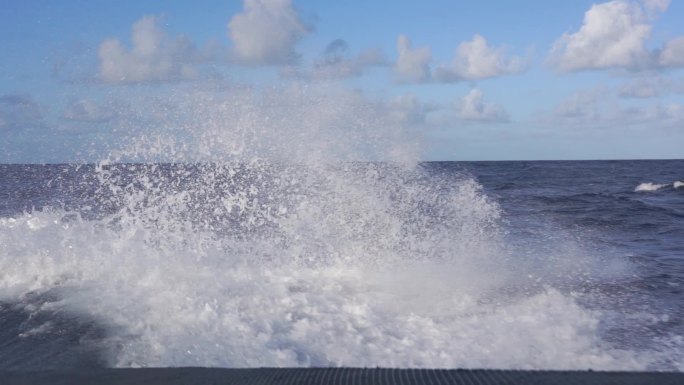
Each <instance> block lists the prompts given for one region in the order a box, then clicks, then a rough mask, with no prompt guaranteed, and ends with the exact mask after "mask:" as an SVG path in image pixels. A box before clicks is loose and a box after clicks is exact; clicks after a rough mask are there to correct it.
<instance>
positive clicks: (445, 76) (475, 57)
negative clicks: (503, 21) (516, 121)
mask: <svg viewBox="0 0 684 385" xmlns="http://www.w3.org/2000/svg"><path fill="white" fill-rule="evenodd" d="M526 66H527V65H526V63H525V60H523V59H522V58H520V57H516V56H512V57H507V56H506V53H505V50H504V48H501V47H499V48H496V47H491V46H489V45H488V44H487V39H485V38H484V37H482V36H481V35H475V36H474V37H473V40H472V41H466V42H463V43H461V44H459V46H458V48H457V50H456V56H455V57H454V60H453V62H452V63H451V64H450V65H446V66H440V67H438V68H437V69H436V71H435V78H436V80H437V81H441V82H454V81H459V80H480V79H487V78H493V77H497V76H502V75H508V74H515V73H519V72H522V71H524V70H525V68H526Z"/></svg>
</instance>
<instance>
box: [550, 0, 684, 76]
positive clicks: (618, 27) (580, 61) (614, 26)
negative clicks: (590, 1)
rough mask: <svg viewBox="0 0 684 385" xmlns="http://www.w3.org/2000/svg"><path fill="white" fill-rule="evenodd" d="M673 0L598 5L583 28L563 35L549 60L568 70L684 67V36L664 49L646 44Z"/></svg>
mask: <svg viewBox="0 0 684 385" xmlns="http://www.w3.org/2000/svg"><path fill="white" fill-rule="evenodd" d="M669 5H670V1H669V0H640V1H629V0H613V1H610V2H607V3H601V4H594V5H592V7H591V8H590V9H589V10H588V11H587V12H586V13H585V14H584V22H583V24H582V27H581V28H580V29H579V31H577V32H575V33H571V34H569V33H566V34H563V36H561V37H560V38H559V39H558V40H556V42H555V43H554V45H553V48H552V49H551V53H550V55H549V59H548V61H549V63H550V64H551V65H552V66H554V67H555V68H557V69H559V70H561V71H564V72H572V71H582V70H591V69H608V68H625V69H630V70H648V69H659V68H667V67H682V66H684V36H682V37H677V38H674V39H672V40H669V41H666V42H665V43H664V46H663V48H662V49H660V50H651V49H648V48H647V47H646V43H647V41H648V39H649V38H650V37H651V30H652V25H651V23H652V22H653V21H654V20H655V18H657V17H658V16H659V15H660V14H661V13H662V12H664V11H665V10H667V8H668V6H669Z"/></svg>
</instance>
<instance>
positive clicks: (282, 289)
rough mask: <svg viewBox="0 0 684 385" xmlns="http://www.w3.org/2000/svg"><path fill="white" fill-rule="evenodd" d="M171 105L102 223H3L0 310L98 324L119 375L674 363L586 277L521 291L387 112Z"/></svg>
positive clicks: (307, 92)
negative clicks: (632, 336)
mask: <svg viewBox="0 0 684 385" xmlns="http://www.w3.org/2000/svg"><path fill="white" fill-rule="evenodd" d="M167 102H168V103H170V104H171V105H173V108H172V109H170V110H169V111H174V112H168V113H167V114H165V115H164V114H161V115H160V116H161V123H159V124H158V125H156V126H154V127H148V128H147V129H146V130H145V134H141V135H132V136H131V140H130V142H129V143H128V144H127V145H125V146H123V147H122V148H120V149H116V150H113V151H112V152H111V154H110V156H109V157H108V158H107V159H106V160H104V161H102V162H100V163H99V164H98V165H97V167H96V172H95V175H96V177H97V181H98V183H97V189H96V191H95V192H94V200H95V201H96V202H97V203H98V207H96V208H95V209H94V210H93V211H89V212H86V210H75V211H74V212H72V211H65V210H62V209H57V208H54V209H45V210H42V211H34V212H31V213H25V214H23V215H18V216H14V217H9V218H0V245H2V246H0V252H1V254H0V255H1V257H0V271H2V274H1V275H0V296H2V298H3V299H5V300H8V301H11V300H15V301H16V300H18V299H21V298H26V297H27V296H29V295H34V294H35V293H51V295H52V296H53V297H54V299H52V300H50V301H48V302H46V303H43V304H42V305H41V307H42V308H43V309H45V308H50V309H63V310H68V311H70V312H74V313H76V314H81V315H83V316H85V317H90V318H92V319H95V320H96V321H97V322H99V323H101V324H102V325H104V327H105V329H106V336H104V337H102V339H101V340H100V341H99V342H98V344H99V345H100V347H101V349H103V350H106V351H107V352H108V361H109V362H108V363H109V364H110V365H114V366H228V367H254V366H330V365H345V366H376V365H377V366H391V367H449V368H455V367H461V368H463V367H485V368H555V369H562V368H575V369H580V368H600V369H617V368H620V369H644V368H647V367H650V366H649V365H651V366H652V365H653V362H654V361H656V360H657V358H653V357H651V356H648V357H646V356H645V355H644V354H643V353H639V352H635V351H631V350H625V349H619V348H616V347H612V346H611V345H610V344H609V343H607V342H605V341H603V340H602V338H601V333H600V329H601V327H600V324H601V322H602V321H601V320H602V317H603V315H602V313H601V311H600V310H589V309H587V308H585V307H583V306H582V305H581V304H580V302H579V301H578V300H577V298H575V296H574V295H573V294H572V293H571V292H569V291H567V290H563V288H562V287H559V286H557V285H554V280H553V279H551V278H548V277H557V276H560V275H563V274H565V273H567V274H570V273H571V271H570V269H568V270H562V271H558V270H557V269H560V268H561V267H559V266H560V265H558V264H553V263H549V265H548V266H547V267H545V268H540V267H537V270H536V271H535V274H537V279H536V280H535V281H534V282H535V283H534V284H531V283H530V282H528V281H529V280H528V279H527V278H522V277H526V274H525V273H524V269H523V268H521V266H524V265H525V263H524V262H521V261H520V260H518V259H516V258H515V256H514V255H512V254H511V252H510V250H508V249H507V247H506V244H505V241H504V239H505V234H504V233H505V231H504V230H503V223H502V219H501V210H500V208H499V207H498V205H497V204H496V203H495V202H494V201H492V200H491V199H489V198H488V197H487V196H486V195H485V194H484V193H483V191H482V188H481V186H480V185H479V184H478V183H477V182H476V181H475V180H473V179H472V178H469V177H468V176H466V175H456V176H454V175H441V174H439V173H434V172H432V173H431V172H428V171H426V170H425V169H424V168H423V167H422V166H421V165H420V164H419V163H417V162H416V160H417V159H418V157H419V154H420V146H419V144H418V142H417V138H415V137H414V136H412V135H410V133H408V132H406V131H405V130H403V129H402V127H401V126H400V125H398V124H396V122H392V121H391V119H390V118H388V116H390V114H388V113H387V111H386V110H385V109H384V108H383V107H382V105H381V104H380V103H373V102H369V101H367V100H365V99H364V98H363V97H362V96H360V95H358V94H355V93H350V92H345V91H339V90H331V89H314V87H292V88H279V89H265V90H253V89H243V90H240V89H238V90H231V91H230V92H223V93H217V92H213V93H204V92H195V93H191V94H186V95H181V96H173V97H171V98H170V100H169V101H167ZM164 106H165V107H164V108H167V109H168V104H164ZM159 108H162V107H159ZM133 123H134V122H131V127H133ZM380 161H382V162H380ZM165 162H166V163H165ZM580 265H581V264H580ZM573 268H574V269H576V268H577V263H573ZM544 269H547V273H548V274H547V278H548V279H543V278H544V277H545V276H544ZM580 270H582V271H581V273H582V276H583V277H585V278H583V279H586V274H589V273H591V271H586V270H584V269H583V268H581V269H580ZM572 274H573V275H572V276H569V277H566V279H568V280H573V279H574V278H573V277H574V274H575V272H573V273H572ZM540 277H541V278H540ZM44 329H45V328H44ZM47 329H49V328H47ZM43 332H45V330H43V329H40V330H35V333H43Z"/></svg>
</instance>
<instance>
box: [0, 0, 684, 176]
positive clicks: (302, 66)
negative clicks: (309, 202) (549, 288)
mask: <svg viewBox="0 0 684 385" xmlns="http://www.w3.org/2000/svg"><path fill="white" fill-rule="evenodd" d="M0 18H1V19H2V22H1V23H0V36H2V38H1V39H0V52H2V55H1V56H0V162H2V163H34V162H37V163H43V162H82V161H94V160H97V159H100V158H102V157H103V156H104V155H105V152H106V151H107V148H108V147H107V144H110V143H115V142H117V140H119V139H121V136H122V135H124V134H122V132H125V130H123V129H122V127H123V126H125V123H124V121H126V122H128V123H129V124H130V116H132V115H135V116H136V117H137V118H138V120H137V121H138V122H143V121H144V122H145V124H139V125H138V126H137V130H138V131H140V132H144V130H145V129H146V127H152V126H154V124H155V119H156V118H155V113H157V112H158V111H155V112H154V113H153V112H149V114H147V115H146V111H145V108H137V109H135V108H134V107H135V105H136V104H137V102H134V101H135V100H140V99H141V98H142V99H145V100H160V99H159V98H161V97H163V96H164V95H167V94H169V93H179V92H181V93H182V92H184V90H188V89H192V88H193V87H195V88H198V87H204V88H206V87H207V85H212V86H215V87H217V89H218V88H222V89H225V88H230V87H268V86H272V85H283V84H290V83H298V84H301V83H306V84H312V85H313V84H327V85H329V84H334V85H335V86H336V87H341V88H345V89H349V90H352V91H353V92H356V93H359V94H361V95H363V96H364V97H365V98H367V99H368V100H369V101H372V103H373V104H374V105H381V106H382V108H384V111H388V114H390V115H391V116H392V117H393V119H394V120H395V123H396V124H398V125H401V126H402V127H404V128H405V129H407V130H410V131H413V132H415V133H417V134H419V135H420V136H421V137H423V138H424V141H425V144H424V149H423V152H422V159H424V160H536V159H664V158H680V159H681V158H683V157H684V22H683V21H684V1H672V2H670V1H669V0H613V1H609V2H592V1H583V0H575V1H546V0H545V1H541V0H527V1H526V0H520V1H493V0H481V1H470V2H461V1H449V0H423V1H385V0H377V1H358V0H348V1H320V0H318V1H314V0H244V1H240V0H222V1H217V0H206V1H201V2H193V1H189V0H188V1H180V0H172V1H164V2H160V1H148V0H139V1H120V2H112V1H103V0H63V1H49V0H24V1H3V2H2V3H1V4H0ZM136 98H137V99H136ZM148 115H149V116H148Z"/></svg>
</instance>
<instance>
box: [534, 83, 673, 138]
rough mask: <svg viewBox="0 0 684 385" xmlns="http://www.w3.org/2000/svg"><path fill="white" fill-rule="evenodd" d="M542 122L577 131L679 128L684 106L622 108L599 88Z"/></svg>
mask: <svg viewBox="0 0 684 385" xmlns="http://www.w3.org/2000/svg"><path fill="white" fill-rule="evenodd" d="M542 123H543V124H547V125H552V126H558V125H564V126H572V127H577V128H611V127H629V126H638V125H643V126H644V127H648V128H649V129H650V128H657V127H678V126H681V125H682V124H684V105H681V104H677V103H669V104H662V103H655V104H652V105H644V104H643V103H642V104H640V105H636V106H635V105H631V106H630V105H623V104H621V103H620V102H619V101H618V100H617V99H616V98H615V97H614V96H611V93H610V92H608V90H607V89H606V88H605V87H597V88H594V89H590V90H585V91H580V92H577V93H576V94H574V95H572V96H570V97H569V98H568V99H566V100H564V101H562V102H561V103H559V104H558V105H557V106H556V108H555V109H554V110H553V111H552V112H551V114H550V115H548V116H547V117H546V118H544V119H542Z"/></svg>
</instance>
